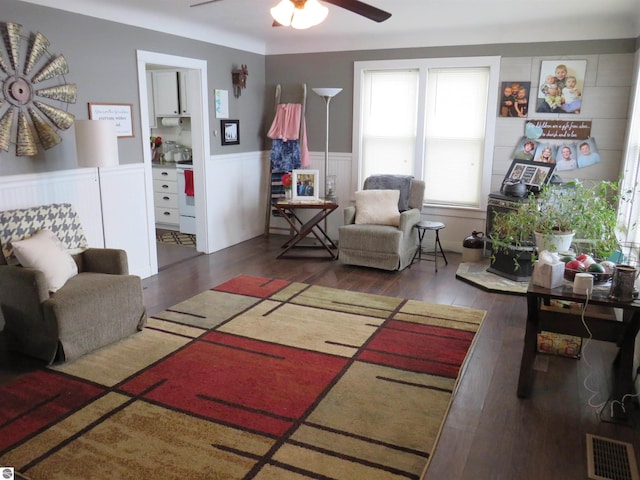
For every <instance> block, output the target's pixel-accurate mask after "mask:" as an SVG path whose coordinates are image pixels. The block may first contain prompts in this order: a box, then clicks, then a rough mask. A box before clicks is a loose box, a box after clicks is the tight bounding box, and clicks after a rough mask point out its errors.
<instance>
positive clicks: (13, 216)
mask: <svg viewBox="0 0 640 480" xmlns="http://www.w3.org/2000/svg"><path fill="white" fill-rule="evenodd" d="M43 229H46V230H51V232H53V233H54V234H55V236H56V237H57V238H58V239H60V241H61V242H62V245H63V246H64V248H65V250H67V252H68V253H70V254H74V253H79V252H81V251H83V250H86V249H87V239H86V238H85V236H84V231H83V230H82V225H81V224H80V218H79V217H78V214H77V213H76V211H75V209H74V208H73V206H72V205H71V204H69V203H59V204H51V205H42V206H39V207H31V208H22V209H17V210H5V211H4V212H0V245H2V254H3V255H4V258H5V261H6V263H7V264H9V265H17V264H18V263H19V262H18V260H17V259H16V257H15V254H14V252H13V247H12V245H11V242H13V241H16V240H24V239H25V238H29V237H30V236H31V235H33V234H34V233H36V232H37V231H39V230H43ZM0 263H2V262H1V259H0Z"/></svg>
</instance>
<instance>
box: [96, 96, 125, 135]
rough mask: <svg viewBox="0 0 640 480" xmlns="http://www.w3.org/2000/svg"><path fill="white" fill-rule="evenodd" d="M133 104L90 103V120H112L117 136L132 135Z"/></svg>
mask: <svg viewBox="0 0 640 480" xmlns="http://www.w3.org/2000/svg"><path fill="white" fill-rule="evenodd" d="M132 110H133V104H131V103H90V104H89V119H90V120H114V121H115V122H116V132H117V133H118V138H121V137H133V136H134V135H133V113H132Z"/></svg>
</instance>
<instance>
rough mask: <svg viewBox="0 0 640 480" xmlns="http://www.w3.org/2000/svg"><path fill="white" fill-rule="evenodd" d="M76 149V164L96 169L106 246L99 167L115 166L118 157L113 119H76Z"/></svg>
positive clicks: (105, 244)
mask: <svg viewBox="0 0 640 480" xmlns="http://www.w3.org/2000/svg"><path fill="white" fill-rule="evenodd" d="M75 130H76V151H77V153H78V166H79V167H91V168H97V169H98V192H99V195H100V220H101V221H102V241H103V242H104V246H105V247H106V246H107V235H106V232H105V229H104V208H103V201H102V181H101V178H100V169H101V168H104V167H115V166H117V165H118V164H119V159H118V134H117V132H116V122H115V121H113V120H76V121H75Z"/></svg>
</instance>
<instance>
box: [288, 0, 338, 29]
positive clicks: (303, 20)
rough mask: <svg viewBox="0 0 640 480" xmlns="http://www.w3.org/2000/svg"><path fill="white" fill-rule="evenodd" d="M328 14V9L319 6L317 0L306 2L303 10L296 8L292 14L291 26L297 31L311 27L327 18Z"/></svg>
mask: <svg viewBox="0 0 640 480" xmlns="http://www.w3.org/2000/svg"><path fill="white" fill-rule="evenodd" d="M328 13H329V9H328V8H327V7H325V6H324V5H320V4H319V3H318V0H307V1H306V2H305V4H304V6H303V8H296V9H295V11H294V12H293V18H292V20H291V26H292V27H293V28H297V29H299V30H303V29H305V28H310V27H313V26H315V25H318V24H319V23H321V22H322V21H323V20H324V19H325V18H327V14H328Z"/></svg>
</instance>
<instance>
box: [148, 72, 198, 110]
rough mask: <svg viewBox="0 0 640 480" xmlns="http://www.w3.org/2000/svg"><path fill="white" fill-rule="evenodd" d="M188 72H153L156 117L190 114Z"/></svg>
mask: <svg viewBox="0 0 640 480" xmlns="http://www.w3.org/2000/svg"><path fill="white" fill-rule="evenodd" d="M187 75H188V73H187V72H177V71H175V70H158V71H154V72H153V87H154V91H153V98H154V107H155V115H156V117H166V116H177V115H189V114H190V109H189V98H188V93H189V92H188V89H187Z"/></svg>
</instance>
